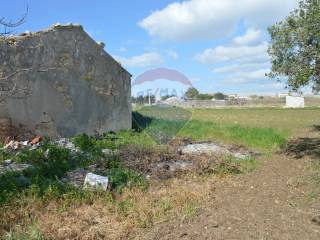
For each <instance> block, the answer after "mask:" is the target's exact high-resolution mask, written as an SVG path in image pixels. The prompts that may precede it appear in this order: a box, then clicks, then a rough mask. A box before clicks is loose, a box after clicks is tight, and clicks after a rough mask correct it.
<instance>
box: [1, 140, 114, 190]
mask: <svg viewBox="0 0 320 240" xmlns="http://www.w3.org/2000/svg"><path fill="white" fill-rule="evenodd" d="M41 141H42V138H41V136H36V137H34V138H33V139H32V140H30V141H29V140H26V141H16V140H13V139H10V138H9V137H8V138H6V140H5V142H4V147H3V148H1V149H0V150H5V151H8V152H11V153H14V154H19V153H20V150H22V149H27V150H29V151H32V150H35V149H37V148H39V147H40V145H41ZM53 143H54V144H56V145H57V146H59V147H61V148H65V149H68V150H70V152H71V153H79V152H81V151H80V149H78V148H77V147H76V146H75V145H74V144H73V143H72V142H71V141H70V139H68V138H59V139H57V140H55V141H53ZM102 153H103V154H104V155H108V154H113V153H114V151H112V150H110V149H103V150H102ZM44 154H45V156H46V155H48V154H49V149H48V150H47V151H46V152H45V153H44ZM33 167H34V166H33V165H32V164H27V163H16V162H14V161H13V160H12V159H6V160H4V161H1V162H0V176H1V175H3V174H6V173H8V172H14V173H22V172H23V171H24V170H26V169H29V168H33ZM97 170H99V169H98V167H97V166H96V165H92V166H89V167H87V168H86V169H83V168H79V169H76V170H73V171H70V172H68V173H67V174H66V176H65V177H64V178H63V179H62V181H63V182H65V183H68V184H71V185H73V186H75V187H78V188H87V187H90V188H91V189H97V188H102V189H103V190H107V188H108V177H106V176H99V175H96V174H94V173H93V172H95V171H97ZM22 177H23V175H21V176H18V177H17V178H22Z"/></svg>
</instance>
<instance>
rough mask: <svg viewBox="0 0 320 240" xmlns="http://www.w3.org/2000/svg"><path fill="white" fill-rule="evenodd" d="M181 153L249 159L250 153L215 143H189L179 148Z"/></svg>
mask: <svg viewBox="0 0 320 240" xmlns="http://www.w3.org/2000/svg"><path fill="white" fill-rule="evenodd" d="M179 152H180V153H181V154H223V155H229V156H233V157H235V158H238V159H243V160H244V159H247V158H249V157H250V154H242V153H241V152H234V151H230V150H229V149H227V148H226V147H223V146H220V145H218V144H215V143H195V144H188V145H186V146H183V147H181V148H180V149H179Z"/></svg>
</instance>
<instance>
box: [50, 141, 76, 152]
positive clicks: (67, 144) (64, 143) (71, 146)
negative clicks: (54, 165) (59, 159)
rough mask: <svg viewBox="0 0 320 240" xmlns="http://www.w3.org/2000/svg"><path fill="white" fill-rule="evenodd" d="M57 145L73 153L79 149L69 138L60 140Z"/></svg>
mask: <svg viewBox="0 0 320 240" xmlns="http://www.w3.org/2000/svg"><path fill="white" fill-rule="evenodd" d="M55 143H56V144H57V145H58V146H59V147H62V148H66V149H69V150H70V151H71V152H78V151H79V149H78V148H77V147H76V146H75V145H74V144H73V143H72V142H71V141H70V140H69V139H68V138H60V139H58V140H57V141H55Z"/></svg>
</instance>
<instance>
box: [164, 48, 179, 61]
mask: <svg viewBox="0 0 320 240" xmlns="http://www.w3.org/2000/svg"><path fill="white" fill-rule="evenodd" d="M167 55H168V56H169V57H170V58H172V59H178V58H179V54H178V53H177V52H175V51H173V50H168V51H167Z"/></svg>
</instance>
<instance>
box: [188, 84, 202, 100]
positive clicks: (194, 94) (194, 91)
mask: <svg viewBox="0 0 320 240" xmlns="http://www.w3.org/2000/svg"><path fill="white" fill-rule="evenodd" d="M185 95H186V97H187V98H188V99H194V98H196V97H197V96H198V95H199V91H198V90H197V89H196V88H194V87H190V88H189V89H188V90H187V91H186V93H185Z"/></svg>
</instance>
